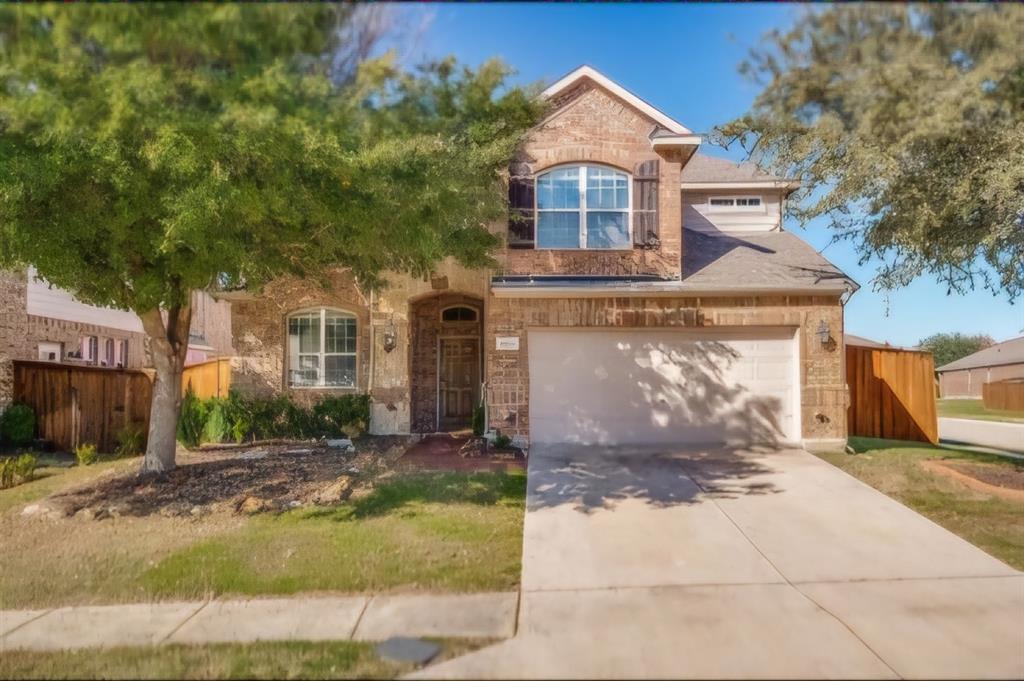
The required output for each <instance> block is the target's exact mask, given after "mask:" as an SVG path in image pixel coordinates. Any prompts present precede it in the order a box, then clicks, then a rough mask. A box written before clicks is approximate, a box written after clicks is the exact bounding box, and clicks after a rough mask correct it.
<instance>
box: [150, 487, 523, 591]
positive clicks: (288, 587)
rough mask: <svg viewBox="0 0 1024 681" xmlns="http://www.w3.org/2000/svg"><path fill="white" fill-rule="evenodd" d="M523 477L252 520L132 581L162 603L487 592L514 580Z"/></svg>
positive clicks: (383, 492)
mask: <svg viewBox="0 0 1024 681" xmlns="http://www.w3.org/2000/svg"><path fill="white" fill-rule="evenodd" d="M524 496H525V475H523V474H522V473H513V474H494V473H475V474H466V473H440V474H426V473H425V474H414V475H407V476H402V477H399V478H397V479H395V480H394V481H392V482H389V483H387V484H384V485H382V486H381V487H379V488H378V489H376V490H375V491H374V492H373V493H371V494H370V495H368V496H366V497H363V498H361V499H359V500H357V501H355V502H353V503H351V504H348V505H345V506H341V507H337V508H325V509H312V510H302V509H300V510H295V511H291V512H289V513H284V514H282V515H278V516H272V515H265V516H260V517H256V518H253V519H252V521H251V522H250V523H249V524H248V525H247V526H246V527H245V528H243V529H242V530H240V531H238V532H232V533H230V534H226V535H223V536H219V537H217V538H214V539H211V540H208V541H203V542H200V543H198V544H196V545H194V546H190V547H188V548H186V549H184V550H181V551H177V552H175V553H173V554H172V555H170V556H168V557H167V558H165V559H164V560H162V561H161V562H160V563H159V564H157V565H156V566H155V567H153V568H151V569H149V570H147V571H146V573H145V574H144V575H143V576H142V584H143V585H144V586H145V589H146V591H147V592H148V593H149V594H151V595H153V596H158V597H163V598H171V597H175V598H195V597H202V596H204V595H207V594H216V595H225V594H226V595H257V594H292V593H297V592H299V591H311V590H312V591H344V592H362V591H382V590H387V589H393V588H397V587H415V588H421V589H429V590H438V591H492V590H504V589H511V588H514V587H515V586H516V585H517V584H518V583H519V569H520V553H521V549H522V516H523V508H524V506H523V503H524V502H523V500H524Z"/></svg>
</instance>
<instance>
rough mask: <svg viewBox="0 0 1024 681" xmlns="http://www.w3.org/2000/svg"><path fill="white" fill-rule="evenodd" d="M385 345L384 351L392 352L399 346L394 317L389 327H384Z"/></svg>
mask: <svg viewBox="0 0 1024 681" xmlns="http://www.w3.org/2000/svg"><path fill="white" fill-rule="evenodd" d="M383 346H384V352H391V351H392V350H394V349H395V348H396V347H397V346H398V331H396V330H395V321H394V320H393V319H392V320H391V321H389V322H388V325H387V328H385V329H384V338H383Z"/></svg>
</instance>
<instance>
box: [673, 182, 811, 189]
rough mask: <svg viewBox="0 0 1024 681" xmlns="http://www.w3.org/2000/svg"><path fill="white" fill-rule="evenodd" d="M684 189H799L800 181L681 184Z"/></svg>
mask: <svg viewBox="0 0 1024 681" xmlns="http://www.w3.org/2000/svg"><path fill="white" fill-rule="evenodd" d="M679 186H680V187H682V188H683V189H692V190H694V191H703V190H706V189H790V190H792V189H797V188H799V187H800V181H799V180H751V181H745V180H741V181H737V182H681V183H680V185H679Z"/></svg>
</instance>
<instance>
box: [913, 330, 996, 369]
mask: <svg viewBox="0 0 1024 681" xmlns="http://www.w3.org/2000/svg"><path fill="white" fill-rule="evenodd" d="M994 344H995V341H994V340H992V337H991V336H987V335H985V334H977V335H974V336H968V335H966V334H963V333H959V332H957V333H936V334H933V335H931V336H928V337H927V338H924V339H922V340H921V341H920V342H919V343H918V345H919V346H920V347H921V348H922V349H924V350H928V351H929V352H931V353H932V357H934V359H935V367H936V368H938V367H941V366H943V365H946V364H949V363H950V362H955V361H956V360H958V359H961V358H963V357H966V356H967V355H973V354H974V353H975V352H977V351H978V350H984V349H985V348H987V347H989V346H991V345H994Z"/></svg>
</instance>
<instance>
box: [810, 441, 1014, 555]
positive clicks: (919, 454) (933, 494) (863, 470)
mask: <svg viewBox="0 0 1024 681" xmlns="http://www.w3.org/2000/svg"><path fill="white" fill-rule="evenodd" d="M850 445H851V446H852V447H853V449H854V450H855V451H856V452H857V453H856V454H852V455H851V454H845V453H843V452H834V453H825V454H819V456H820V457H821V458H823V459H825V460H826V461H828V462H829V463H831V464H833V465H835V466H837V467H838V468H841V469H843V470H844V471H846V472H847V473H849V474H850V475H853V476H854V477H856V478H858V479H860V480H862V481H863V482H866V483H867V484H869V485H871V486H872V487H874V488H875V489H877V490H879V491H881V492H883V493H885V494H887V495H888V496H890V497H893V498H894V499H896V500H898V501H900V502H901V503H903V504H905V505H906V506H909V507H910V508H912V509H914V510H915V511H917V512H918V513H920V514H921V515H923V516H926V517H927V518H930V519H931V520H933V521H935V522H936V523H938V524H939V525H942V526H943V527H945V528H946V529H947V530H950V531H951V532H954V533H956V534H958V535H960V536H961V537H963V538H964V539H966V540H967V541H969V542H971V543H972V544H974V545H975V546H977V547H979V548H981V549H982V550H984V551H986V552H987V553H989V554H991V555H993V556H995V557H996V558H999V559H1000V560H1002V561H1003V562H1005V563H1007V564H1008V565H1011V566H1013V567H1015V568H1017V569H1018V570H1020V569H1024V504H1022V503H1020V502H1018V501H1012V500H1007V499H1002V498H999V497H998V496H996V495H993V494H990V493H986V492H984V491H978V490H976V489H972V488H971V487H969V486H967V485H965V484H964V483H963V482H960V481H958V480H956V479H953V478H951V477H947V476H945V475H942V474H939V473H937V472H933V471H931V470H927V469H926V468H925V467H924V466H923V465H922V462H925V461H928V460H942V461H945V462H961V463H964V464H971V465H973V466H981V467H985V468H989V469H992V470H993V471H994V472H999V473H1002V474H1003V476H1002V477H1007V476H1013V477H1016V476H1017V475H1018V474H1019V472H1020V471H1021V470H1024V466H1022V465H1021V464H1020V463H1019V462H1013V461H1010V460H1007V459H1004V458H1000V457H997V456H993V455H986V454H973V453H969V452H961V451H957V450H952V449H945V448H942V447H932V446H929V445H926V444H922V443H919V442H903V441H899V440H878V439H873V438H862V437H851V438H850Z"/></svg>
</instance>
